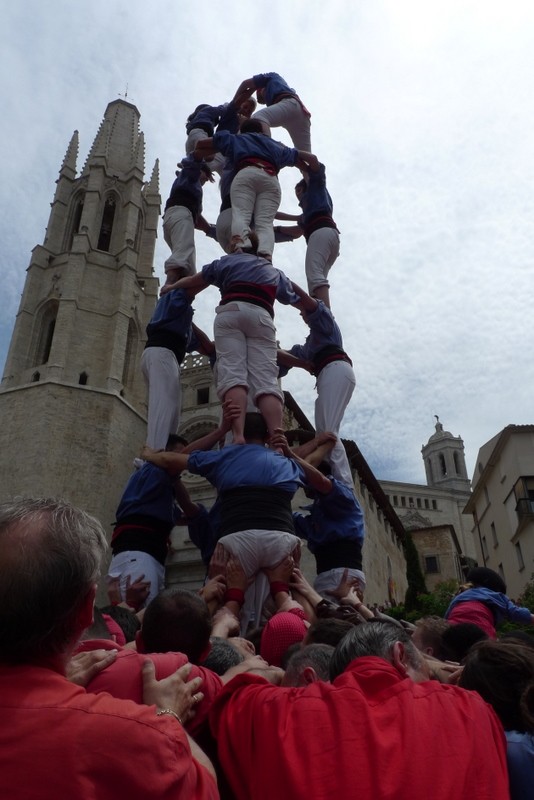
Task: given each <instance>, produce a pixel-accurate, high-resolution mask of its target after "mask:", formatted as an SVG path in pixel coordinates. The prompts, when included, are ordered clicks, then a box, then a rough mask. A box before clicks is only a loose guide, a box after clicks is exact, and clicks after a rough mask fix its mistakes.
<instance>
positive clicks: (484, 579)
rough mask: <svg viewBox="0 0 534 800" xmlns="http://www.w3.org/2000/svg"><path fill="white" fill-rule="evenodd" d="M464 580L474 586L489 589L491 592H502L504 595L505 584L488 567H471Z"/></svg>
mask: <svg viewBox="0 0 534 800" xmlns="http://www.w3.org/2000/svg"><path fill="white" fill-rule="evenodd" d="M466 580H467V581H469V583H472V584H474V585H475V586H483V587H484V588H485V589H491V591H492V592H502V594H506V584H505V582H504V581H503V579H502V578H501V576H500V575H499V573H498V572H495V570H493V569H489V568H488V567H473V569H470V570H469V572H468V573H467V575H466Z"/></svg>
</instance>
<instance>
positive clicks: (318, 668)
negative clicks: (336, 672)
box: [284, 644, 334, 686]
mask: <svg viewBox="0 0 534 800" xmlns="http://www.w3.org/2000/svg"><path fill="white" fill-rule="evenodd" d="M333 653H334V648H333V647H332V645H330V644H308V645H306V646H305V647H298V649H296V650H295V652H294V653H293V654H292V655H291V658H290V659H289V661H288V663H287V665H286V667H285V670H286V672H285V676H284V686H300V685H301V676H302V673H303V672H304V670H305V669H306V667H313V669H314V670H315V672H316V674H317V677H318V678H319V680H321V681H327V680H329V676H330V661H331V659H332V655H333Z"/></svg>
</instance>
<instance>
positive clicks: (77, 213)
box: [66, 193, 84, 250]
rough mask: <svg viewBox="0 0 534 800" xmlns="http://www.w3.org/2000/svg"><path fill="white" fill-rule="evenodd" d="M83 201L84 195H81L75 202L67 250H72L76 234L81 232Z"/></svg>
mask: <svg viewBox="0 0 534 800" xmlns="http://www.w3.org/2000/svg"><path fill="white" fill-rule="evenodd" d="M83 201H84V195H83V193H82V194H79V195H78V196H77V197H76V199H75V200H74V208H73V213H72V218H71V219H72V221H71V224H70V227H69V235H68V239H67V243H66V244H67V248H66V249H67V250H71V249H72V243H73V241H74V234H75V233H79V231H80V222H81V221H82V213H83Z"/></svg>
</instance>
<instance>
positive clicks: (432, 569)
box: [425, 556, 440, 575]
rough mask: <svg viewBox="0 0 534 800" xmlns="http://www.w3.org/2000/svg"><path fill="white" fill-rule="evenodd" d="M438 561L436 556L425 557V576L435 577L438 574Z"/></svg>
mask: <svg viewBox="0 0 534 800" xmlns="http://www.w3.org/2000/svg"><path fill="white" fill-rule="evenodd" d="M439 571H440V569H439V559H438V557H437V556H425V572H426V573H427V575H435V574H436V572H439Z"/></svg>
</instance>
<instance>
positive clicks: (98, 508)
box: [0, 100, 406, 603]
mask: <svg viewBox="0 0 534 800" xmlns="http://www.w3.org/2000/svg"><path fill="white" fill-rule="evenodd" d="M139 120H140V114H139V111H138V110H137V108H136V107H135V106H134V105H132V104H131V103H128V102H126V101H125V100H115V101H113V102H111V103H109V105H108V107H107V109H106V111H105V114H104V118H103V121H102V123H101V125H100V128H99V130H98V132H97V134H96V137H95V139H94V142H93V145H92V147H91V150H90V152H89V155H88V157H87V160H86V162H85V164H84V165H83V166H82V168H81V171H80V172H78V171H77V157H78V133H77V132H75V133H74V135H73V136H72V139H71V141H70V144H69V146H68V149H67V152H66V155H65V158H64V160H63V163H62V165H61V167H60V170H59V177H58V180H57V185H56V191H55V194H54V198H53V202H52V207H51V212H50V218H49V221H48V226H47V229H46V234H45V238H44V241H43V243H42V244H38V245H37V246H36V247H35V248H34V250H33V252H32V256H31V260H30V264H29V266H28V270H27V277H26V283H25V286H24V291H23V294H22V298H21V302H20V308H19V311H18V314H17V318H16V321H15V326H14V331H13V336H12V340H11V345H10V348H9V353H8V357H7V361H6V365H5V370H4V375H3V379H2V383H1V386H0V415H1V419H2V425H1V426H0V472H1V475H2V481H1V483H0V499H2V500H5V499H8V498H10V497H12V496H15V495H32V496H61V497H64V498H65V499H67V500H70V501H71V502H72V503H74V504H76V505H79V506H80V507H82V508H84V509H86V510H87V511H89V512H90V513H92V514H94V515H95V516H97V517H98V518H99V519H100V520H101V522H102V523H103V525H104V527H105V528H106V530H107V531H108V533H109V534H111V526H112V524H113V521H114V518H115V509H116V507H117V504H118V502H119V500H120V497H121V495H122V492H123V489H124V486H125V484H126V481H127V480H128V477H129V475H130V473H131V467H132V460H133V458H134V456H136V455H138V451H139V448H140V446H141V444H142V443H143V442H144V440H145V435H146V390H145V386H144V382H143V379H142V376H141V373H140V370H139V359H140V356H141V353H142V350H143V347H144V343H145V341H146V334H145V328H146V325H147V323H148V321H149V319H150V317H151V315H152V312H153V309H154V306H155V303H156V300H157V296H158V289H159V281H158V279H157V278H156V277H154V272H153V260H154V250H155V242H156V236H157V229H158V225H159V218H160V208H161V197H160V194H159V175H158V163H157V162H156V164H155V165H154V168H153V170H152V174H151V177H150V180H149V181H148V182H145V175H144V172H145V163H144V155H145V146H144V137H143V134H142V133H141V132H140V130H139ZM183 383H184V391H183V414H182V426H181V431H180V432H181V433H183V434H184V435H185V436H186V437H187V438H188V439H189V440H190V441H191V440H194V439H196V438H199V437H200V436H202V435H203V434H204V433H206V432H207V431H208V430H210V429H213V428H214V427H215V426H216V424H217V421H218V419H219V414H220V407H219V402H218V399H217V396H216V393H215V390H214V386H213V380H212V373H211V370H210V368H209V365H208V363H207V360H206V359H204V358H203V357H201V356H188V357H187V358H186V362H185V364H184V369H183ZM285 424H286V428H288V429H294V428H299V429H302V430H304V431H306V432H307V433H308V435H310V434H311V433H312V432H313V428H312V426H311V425H310V423H309V422H308V420H307V419H306V418H305V417H304V415H303V414H302V411H301V410H300V409H299V407H298V406H297V404H296V403H295V402H294V400H293V398H291V396H290V395H289V394H287V393H286V420H285ZM347 446H348V448H349V456H350V459H351V463H352V466H353V469H354V474H355V477H356V492H357V494H358V496H359V498H360V500H361V502H362V505H363V507H364V510H365V515H366V521H367V540H366V543H365V547H364V556H363V557H364V569H365V572H366V574H367V579H368V591H367V601H368V602H369V603H374V602H377V603H383V602H384V601H385V600H386V599H390V600H393V599H402V598H403V597H404V593H405V591H406V574H405V573H406V565H405V560H404V554H403V550H402V538H403V529H402V526H401V525H400V523H399V521H398V519H397V517H396V514H395V513H394V511H393V509H392V508H391V507H390V505H389V503H388V502H387V500H386V498H385V495H384V493H383V491H382V490H381V488H380V486H379V484H378V482H377V481H376V479H375V478H374V476H373V475H372V473H371V471H370V469H369V467H368V465H367V463H366V462H365V459H364V458H363V456H362V455H361V453H360V452H359V450H358V448H357V447H356V445H355V444H354V443H348V445H347ZM186 483H187V486H188V488H189V490H190V492H191V496H192V498H193V499H194V500H195V501H199V502H203V503H205V505H206V506H208V507H209V506H210V505H211V504H212V502H213V499H214V490H213V488H212V487H211V486H210V485H209V484H208V483H207V482H206V481H204V480H203V479H201V478H199V477H196V476H189V477H187V478H186ZM305 502H306V501H305V498H304V496H297V497H296V498H295V507H297V506H299V505H302V504H304V503H305ZM173 548H174V549H173V552H172V554H171V558H170V563H169V569H168V578H169V580H170V581H171V582H182V583H185V584H186V585H195V586H197V585H199V584H200V582H201V580H202V578H203V576H204V567H203V564H202V562H201V560H200V557H199V551H198V550H197V549H196V548H195V547H194V546H193V545H192V544H191V542H190V541H189V540H188V536H187V529H185V528H177V529H176V530H175V532H174V534H173ZM303 564H304V565H305V569H306V572H307V574H308V575H309V577H313V575H314V561H313V558H312V557H311V555H310V554H309V553H308V552H306V551H305V552H304V557H303Z"/></svg>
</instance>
